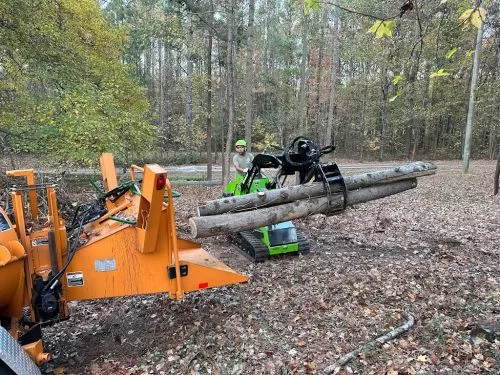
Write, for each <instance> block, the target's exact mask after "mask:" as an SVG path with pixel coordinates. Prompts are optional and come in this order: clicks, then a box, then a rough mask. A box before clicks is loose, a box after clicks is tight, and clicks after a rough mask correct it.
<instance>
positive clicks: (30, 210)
mask: <svg viewBox="0 0 500 375" xmlns="http://www.w3.org/2000/svg"><path fill="white" fill-rule="evenodd" d="M100 161H101V169H102V175H103V181H104V186H105V193H104V194H103V196H101V197H100V198H99V199H97V200H96V201H95V202H92V203H90V204H84V205H81V206H79V207H78V209H77V210H76V213H75V216H74V218H73V220H72V222H71V224H69V225H66V224H65V223H64V221H63V219H62V218H61V215H60V214H59V212H58V208H57V199H56V186H55V185H52V184H35V178H34V172H33V170H18V171H10V172H7V175H8V176H12V177H18V178H23V179H25V181H26V183H23V184H18V185H13V186H11V187H10V198H11V202H12V212H9V214H8V213H7V212H5V211H4V210H2V209H0V320H1V327H0V374H2V375H3V374H9V375H10V374H19V375H30V374H39V370H38V368H37V366H36V364H39V363H41V362H44V361H46V360H47V359H48V358H49V354H47V353H45V352H44V349H43V343H42V331H41V327H42V326H43V325H45V324H52V323H56V322H57V321H60V320H63V319H67V318H68V317H69V310H68V305H67V303H68V302H69V301H77V300H92V299H98V298H110V297H118V296H130V295H140V294H152V293H167V294H168V295H169V297H170V298H172V299H182V298H183V297H184V293H186V292H191V291H196V290H200V289H205V288H212V287H218V286H222V285H228V284H233V283H241V282H245V281H247V280H248V277H247V276H245V275H241V274H238V273H236V272H235V271H233V270H232V269H231V268H229V267H228V266H226V265H225V264H223V263H222V262H220V261H219V260H217V259H216V258H215V257H213V256H212V255H211V254H209V253H208V252H207V251H205V250H204V249H202V248H201V247H200V245H199V244H197V243H195V242H191V241H188V240H185V239H181V238H178V237H177V233H176V225H175V214H174V201H173V196H172V189H171V186H170V182H169V179H168V175H167V171H166V170H165V169H163V168H161V167H160V166H158V165H146V166H145V167H144V168H139V167H137V166H132V168H131V182H130V183H127V184H123V185H118V181H117V177H116V173H115V166H114V163H113V157H112V155H111V154H103V156H102V157H101V160H100ZM139 172H141V173H142V179H141V180H138V179H136V175H138V173H139ZM41 198H42V199H41ZM42 202H43V203H44V204H42ZM41 206H44V207H45V208H46V210H45V211H46V212H41V210H40V207H41Z"/></svg>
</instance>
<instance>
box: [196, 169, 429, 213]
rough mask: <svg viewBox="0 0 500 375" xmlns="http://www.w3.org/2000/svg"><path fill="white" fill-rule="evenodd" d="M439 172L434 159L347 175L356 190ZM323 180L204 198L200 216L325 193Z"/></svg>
mask: <svg viewBox="0 0 500 375" xmlns="http://www.w3.org/2000/svg"><path fill="white" fill-rule="evenodd" d="M435 173H436V166H435V165H434V164H432V163H424V162H415V163H411V164H407V165H402V166H399V167H396V168H393V169H388V170H385V171H377V172H370V173H363V174H359V175H355V176H345V177H344V181H345V184H346V188H347V190H355V189H359V188H363V187H368V186H373V185H376V184H385V183H387V182H392V181H399V180H405V179H409V178H414V177H422V176H428V175H432V174H435ZM330 189H331V192H332V193H335V192H340V191H341V187H340V186H339V185H332V186H331V187H330ZM325 195H326V192H325V188H324V186H323V183H320V182H316V183H313V184H306V185H295V186H291V187H284V188H281V189H275V190H268V191H265V192H259V193H253V194H246V195H239V196H234V197H226V198H220V199H215V200H211V201H206V202H203V203H202V204H200V205H199V206H198V216H207V215H220V214H223V213H226V212H237V211H245V210H248V209H254V208H262V207H269V206H275V205H279V204H283V203H289V202H294V201H297V200H301V199H308V198H311V197H319V196H325Z"/></svg>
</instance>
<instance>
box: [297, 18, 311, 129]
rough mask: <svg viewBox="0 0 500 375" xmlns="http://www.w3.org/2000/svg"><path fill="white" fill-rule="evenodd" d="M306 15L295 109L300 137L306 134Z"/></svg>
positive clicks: (303, 24) (303, 22) (303, 25)
mask: <svg viewBox="0 0 500 375" xmlns="http://www.w3.org/2000/svg"><path fill="white" fill-rule="evenodd" d="M307 27H308V23H307V15H306V14H304V15H303V16H302V58H301V60H300V82H299V105H298V107H297V120H298V122H299V123H298V124H297V125H298V129H299V132H300V134H301V135H305V134H306V114H307V104H306V99H307V90H306V80H307V60H308V58H307V57H308V56H307V55H308V48H309V46H308V42H307Z"/></svg>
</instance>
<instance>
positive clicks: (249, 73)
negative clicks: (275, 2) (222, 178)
mask: <svg viewBox="0 0 500 375" xmlns="http://www.w3.org/2000/svg"><path fill="white" fill-rule="evenodd" d="M254 13H255V0H249V2H248V29H247V56H246V76H245V102H246V113H245V140H246V141H247V149H248V150H249V151H252V111H253V95H252V91H253V81H254V72H253V22H254Z"/></svg>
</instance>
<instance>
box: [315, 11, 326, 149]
mask: <svg viewBox="0 0 500 375" xmlns="http://www.w3.org/2000/svg"><path fill="white" fill-rule="evenodd" d="M327 16H328V13H327V12H323V19H322V20H321V21H320V22H321V26H320V28H321V30H320V38H319V47H318V63H317V67H316V116H315V117H316V120H315V126H316V137H315V138H316V139H319V140H321V137H322V134H320V131H321V130H324V129H323V121H322V120H323V119H322V117H321V76H322V74H323V50H324V49H323V47H324V44H325V25H326V23H327V19H328V17H327ZM318 21H319V15H318Z"/></svg>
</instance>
